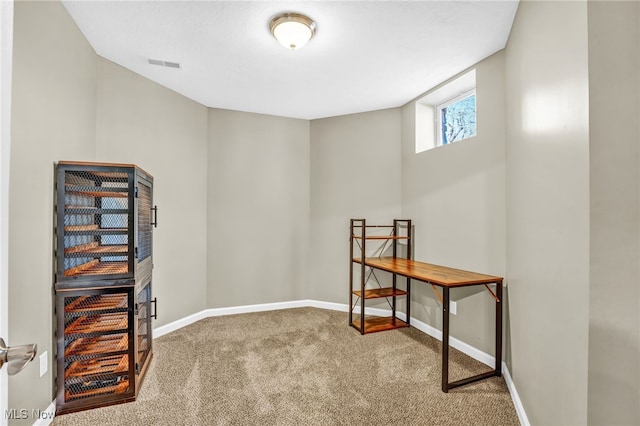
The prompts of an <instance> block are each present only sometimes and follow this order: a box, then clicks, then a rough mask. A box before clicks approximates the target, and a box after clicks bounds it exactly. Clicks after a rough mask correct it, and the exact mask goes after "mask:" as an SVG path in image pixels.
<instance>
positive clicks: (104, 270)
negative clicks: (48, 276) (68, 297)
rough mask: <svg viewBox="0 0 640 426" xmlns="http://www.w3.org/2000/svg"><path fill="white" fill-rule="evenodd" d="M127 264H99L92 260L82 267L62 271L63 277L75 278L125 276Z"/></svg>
mask: <svg viewBox="0 0 640 426" xmlns="http://www.w3.org/2000/svg"><path fill="white" fill-rule="evenodd" d="M128 266H129V265H128V264H127V262H100V261H99V260H97V259H94V260H92V261H90V262H87V263H83V264H82V265H78V266H74V267H73V268H70V269H67V270H66V271H64V276H65V277H76V276H86V275H117V274H126V273H127V270H128Z"/></svg>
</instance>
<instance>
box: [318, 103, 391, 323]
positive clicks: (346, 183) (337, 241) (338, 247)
mask: <svg viewBox="0 0 640 426" xmlns="http://www.w3.org/2000/svg"><path fill="white" fill-rule="evenodd" d="M401 120H402V117H401V112H400V109H399V108H394V109H387V110H382V111H374V112H368V113H363V114H353V115H346V116H341V117H334V118H325V119H321V120H313V121H312V122H311V220H310V222H311V242H310V248H309V251H310V258H311V261H310V263H309V279H308V290H307V295H308V298H310V299H314V300H322V301H327V302H336V303H348V300H349V299H348V297H349V286H348V284H349V219H351V218H355V219H358V218H365V219H367V223H369V224H375V225H386V224H392V223H393V222H392V221H393V219H394V218H400V200H401V192H400V190H401V188H400V132H401ZM346 322H347V321H346V319H345V323H346Z"/></svg>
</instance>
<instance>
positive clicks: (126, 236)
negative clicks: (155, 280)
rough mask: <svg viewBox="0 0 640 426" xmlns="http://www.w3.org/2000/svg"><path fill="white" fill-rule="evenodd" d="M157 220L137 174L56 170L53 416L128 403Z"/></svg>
mask: <svg viewBox="0 0 640 426" xmlns="http://www.w3.org/2000/svg"><path fill="white" fill-rule="evenodd" d="M156 219H157V208H156V207H153V177H151V176H150V175H149V174H147V173H146V172H144V171H143V170H142V169H140V168H138V167H137V166H134V165H127V164H105V163H77V162H60V163H58V164H57V166H56V235H55V237H56V259H55V284H54V287H55V294H56V296H55V297H56V303H55V305H56V316H57V321H56V327H57V330H56V341H57V345H56V346H57V348H56V349H57V353H56V358H57V379H56V385H57V396H56V411H57V413H58V414H64V413H67V412H72V411H79V410H84V409H88V408H94V407H99V406H104V405H109V404H115V403H119V402H127V401H132V400H134V399H135V397H136V395H137V393H138V390H139V388H140V385H141V382H142V379H143V377H144V372H145V371H146V368H147V366H148V364H149V361H150V360H151V356H152V335H151V332H152V328H151V318H152V314H151V312H152V308H155V305H156V300H155V299H151V290H152V287H151V281H152V279H151V277H152V274H151V271H152V268H153V263H152V262H153V260H152V259H153V256H152V252H153V250H152V247H153V244H152V242H153V240H152V236H153V228H154V227H155V226H156V224H157V221H156ZM153 317H155V315H153Z"/></svg>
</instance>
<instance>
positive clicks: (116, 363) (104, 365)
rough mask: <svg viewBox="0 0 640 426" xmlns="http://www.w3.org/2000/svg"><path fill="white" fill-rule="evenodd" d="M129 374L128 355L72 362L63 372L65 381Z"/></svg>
mask: <svg viewBox="0 0 640 426" xmlns="http://www.w3.org/2000/svg"><path fill="white" fill-rule="evenodd" d="M128 372H129V355H128V354H125V355H114V356H107V357H104V358H92V359H86V360H82V361H74V362H72V363H71V364H70V365H69V367H68V368H67V369H66V370H65V372H64V378H65V380H69V379H74V378H85V377H89V376H96V375H105V374H110V375H117V374H126V373H128Z"/></svg>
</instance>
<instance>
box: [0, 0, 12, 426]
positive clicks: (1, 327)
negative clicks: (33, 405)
mask: <svg viewBox="0 0 640 426" xmlns="http://www.w3.org/2000/svg"><path fill="white" fill-rule="evenodd" d="M12 52H13V0H0V337H3V338H4V339H5V340H6V341H7V343H8V344H9V343H10V340H9V339H10V336H9V335H8V332H9V314H8V309H9V300H8V297H9V282H8V280H9V274H8V272H7V268H8V266H9V157H10V152H11V149H10V148H11V141H10V137H11V131H10V126H11V69H12V56H13V55H12ZM8 393H9V381H8V378H7V369H6V368H2V370H0V425H3V426H4V425H6V424H8V422H9V421H8V419H7V417H8V416H7V413H8V411H7V410H8V406H9V397H8Z"/></svg>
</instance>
